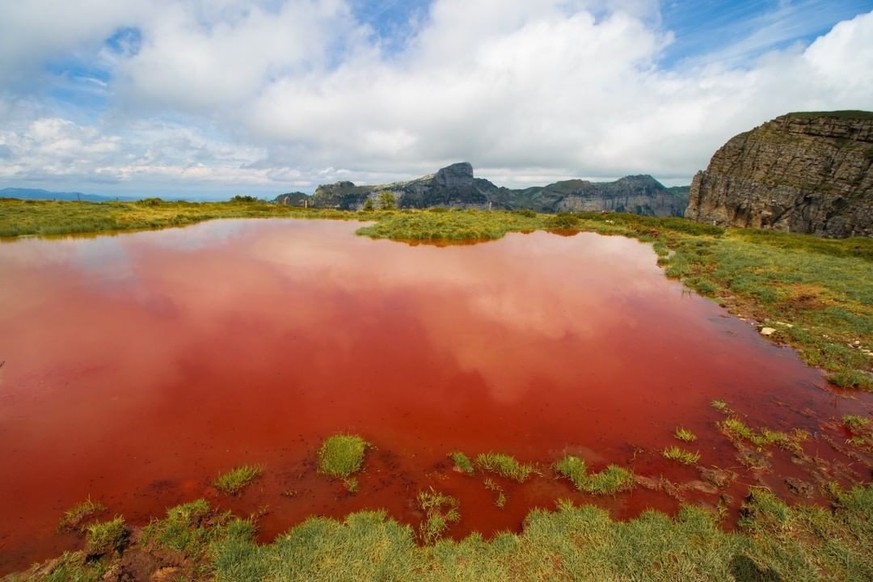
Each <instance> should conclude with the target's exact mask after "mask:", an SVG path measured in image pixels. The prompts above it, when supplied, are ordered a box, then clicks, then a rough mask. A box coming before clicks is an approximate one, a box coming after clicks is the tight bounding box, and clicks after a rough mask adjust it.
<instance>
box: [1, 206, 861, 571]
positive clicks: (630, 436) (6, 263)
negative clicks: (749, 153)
mask: <svg viewBox="0 0 873 582" xmlns="http://www.w3.org/2000/svg"><path fill="white" fill-rule="evenodd" d="M357 226H358V225H356V224H353V223H342V222H322V221H292V220H279V221H273V220H258V221H255V220H251V221H216V222H210V223H205V224H201V225H197V226H193V227H189V228H186V229H179V230H168V231H158V232H144V233H137V234H129V235H123V236H114V237H98V238H94V239H65V240H59V241H43V240H22V241H18V242H13V243H6V244H2V245H0V305H2V306H3V309H2V310H0V324H2V329H3V334H2V337H0V361H5V364H4V365H3V367H2V368H0V458H2V459H3V465H4V468H3V471H2V472H0V573H3V572H8V571H12V570H16V569H20V568H23V567H26V566H27V565H29V564H30V563H31V562H33V561H36V560H42V559H45V558H47V557H50V556H52V555H55V554H58V553H59V552H61V551H63V550H65V549H70V548H73V547H75V546H76V543H77V542H76V540H75V539H74V538H72V537H69V536H65V535H60V534H58V533H56V532H55V527H56V525H57V522H58V518H59V517H60V515H61V514H62V513H63V511H64V510H65V509H67V508H69V507H70V506H72V505H74V504H76V503H78V502H80V501H82V500H84V499H85V498H87V497H89V496H90V497H91V498H92V499H94V500H96V501H101V502H103V503H104V504H106V505H107V506H108V507H109V514H108V515H109V516H110V517H111V515H114V514H123V515H125V516H126V517H127V518H128V521H130V522H133V523H137V524H143V523H146V522H147V521H148V519H149V517H150V516H156V515H161V514H163V512H164V510H165V508H166V507H168V506H171V505H174V504H177V503H180V502H183V501H190V500H192V499H196V498H198V497H202V496H206V497H207V498H209V499H211V500H212V501H213V502H215V503H216V504H218V505H219V506H222V507H227V508H231V509H234V510H236V511H239V512H241V513H243V514H249V513H252V512H255V511H257V510H258V509H259V508H262V507H265V506H266V507H267V508H268V511H269V513H268V514H267V515H265V516H264V517H263V518H262V520H261V522H260V524H261V535H262V536H263V538H264V539H265V540H266V539H270V538H271V537H273V536H275V535H276V534H278V533H281V532H282V531H285V530H287V529H288V528H289V527H291V526H292V525H294V524H296V523H299V522H300V521H302V520H303V519H305V518H306V517H307V516H309V515H314V514H318V515H330V516H343V515H345V514H347V513H349V512H351V511H355V510H358V509H361V508H384V509H385V510H386V511H387V512H388V513H389V514H390V515H392V516H393V517H395V518H397V519H399V520H401V521H404V522H407V523H411V524H413V525H417V523H418V522H419V520H420V519H421V515H420V514H419V513H418V512H417V510H416V507H415V503H414V499H415V495H416V493H417V492H418V491H419V490H421V489H426V488H428V487H431V486H433V487H434V488H436V489H438V490H441V491H445V492H448V493H451V494H453V495H456V496H457V497H458V498H459V499H460V502H461V508H460V509H461V515H462V519H461V522H460V523H459V524H458V525H456V526H454V527H453V529H452V530H450V533H451V534H452V535H455V536H462V535H465V534H466V533H469V532H470V531H473V530H478V531H481V532H483V533H485V534H486V535H487V534H491V533H493V532H496V531H498V530H507V529H508V530H518V529H519V528H520V526H521V523H522V520H523V518H524V516H525V515H526V514H527V512H528V511H529V510H530V509H531V508H533V507H547V508H551V507H554V502H555V500H556V499H557V498H569V499H572V500H574V501H575V502H577V503H584V502H593V503H598V504H600V505H601V506H604V507H607V508H609V509H610V510H611V511H612V513H613V515H614V516H615V517H618V518H626V517H630V516H634V515H636V514H638V513H639V512H640V511H642V510H644V509H646V508H649V507H653V508H659V509H664V510H667V511H671V510H673V509H675V507H676V506H677V504H678V502H677V501H676V500H675V499H674V498H671V497H669V496H667V495H664V494H663V493H659V492H654V491H650V490H647V489H645V488H644V487H638V488H637V489H636V490H635V491H634V492H632V493H629V494H621V495H618V496H616V497H614V498H613V497H610V498H605V499H598V498H594V497H590V496H585V495H582V494H578V493H575V492H574V491H573V490H572V489H571V487H570V485H569V484H568V483H567V482H566V481H563V480H556V479H553V478H552V477H551V476H546V477H539V478H534V479H533V480H531V481H530V482H528V483H525V484H523V485H516V484H512V483H510V482H506V481H504V480H502V479H495V481H497V482H498V483H500V484H501V485H502V486H503V487H504V489H505V492H506V494H507V496H508V502H507V505H506V507H505V508H504V509H502V510H501V509H499V508H497V507H496V506H495V504H494V500H495V494H494V493H493V492H491V491H488V490H487V489H486V488H485V487H484V486H483V483H482V481H483V476H482V475H481V474H479V475H476V476H473V477H467V476H463V475H460V474H458V473H455V472H453V471H452V470H451V463H450V461H449V460H448V459H447V457H446V455H447V453H449V452H451V451H454V450H461V451H464V452H466V453H467V454H468V455H470V456H471V457H472V456H473V455H475V454H477V453H480V452H487V451H492V450H493V451H499V452H506V453H511V454H513V455H515V456H517V457H518V458H519V459H521V460H523V461H535V462H538V463H540V464H541V466H542V467H544V468H546V467H548V465H549V464H550V463H552V462H554V461H555V460H557V459H559V458H560V457H561V456H563V455H564V454H568V453H570V454H575V455H578V456H581V457H583V458H585V460H586V461H587V462H588V465H589V466H590V467H591V468H592V469H593V470H595V471H597V470H600V469H601V468H603V467H604V466H606V465H607V464H609V463H617V464H620V465H623V466H625V467H628V468H631V469H633V470H634V471H635V472H636V473H637V474H639V475H642V476H645V477H650V478H652V479H653V480H657V479H660V478H661V477H662V476H663V477H666V478H667V479H670V480H672V481H675V482H679V483H682V482H688V481H692V480H696V479H699V478H700V477H699V475H698V472H697V471H696V470H695V469H694V468H688V467H684V466H681V465H679V464H677V463H675V462H672V461H667V460H665V459H663V458H662V457H661V455H660V451H661V450H662V449H663V448H664V447H666V446H669V445H673V444H679V443H678V442H677V441H676V440H675V439H674V438H673V436H672V434H673V431H674V429H675V428H676V427H677V426H679V425H681V426H684V427H686V428H689V429H691V430H693V431H694V432H695V433H696V434H697V435H698V437H699V438H698V441H697V442H696V443H694V444H693V445H691V446H690V447H687V448H690V449H691V450H699V451H700V453H701V455H702V458H701V460H700V463H699V464H700V465H703V466H718V467H723V468H728V469H731V470H734V471H736V472H737V474H738V478H737V480H736V481H734V483H733V484H732V485H731V486H730V487H729V488H728V489H727V490H726V492H727V493H729V494H730V495H731V496H732V497H733V498H734V499H735V500H736V502H738V501H739V498H740V496H741V495H742V494H743V493H744V492H745V490H746V489H747V488H748V486H749V485H750V484H753V483H756V482H763V483H764V484H767V485H769V486H771V487H772V488H773V489H774V490H775V491H777V492H779V493H782V494H783V495H784V496H785V497H786V498H789V499H791V493H789V492H788V489H787V488H786V486H785V483H784V479H785V477H787V476H793V477H797V478H801V479H807V480H809V477H808V475H807V473H805V471H806V468H804V467H803V466H799V465H797V464H796V463H792V462H791V459H790V455H789V454H788V453H785V452H782V451H778V450H777V451H775V452H773V453H772V457H771V459H770V461H771V462H772V464H773V468H774V470H773V471H772V472H770V473H767V474H765V475H763V476H760V475H759V476H757V477H756V476H755V475H754V474H752V473H751V472H749V471H748V470H746V469H745V468H744V467H742V466H741V465H739V463H738V462H737V460H736V457H735V455H736V451H735V449H734V448H733V447H732V445H731V444H730V443H729V442H728V441H727V440H726V439H725V437H724V436H723V435H722V434H720V433H719V432H718V431H717V430H716V428H715V422H716V421H718V420H721V419H722V418H724V416H723V415H722V414H721V413H719V412H717V411H715V410H714V409H712V408H711V407H710V401H711V400H713V399H720V400H725V401H727V402H728V403H729V404H730V405H731V406H732V407H733V408H734V409H735V410H736V411H737V412H738V413H739V414H740V415H741V416H742V417H743V418H744V419H745V421H746V422H747V424H749V425H751V426H753V427H759V426H762V425H765V426H768V427H770V428H772V429H781V430H788V429H791V428H795V427H800V428H804V429H807V430H809V431H810V432H813V431H821V430H822V429H821V424H822V422H826V421H827V420H828V419H831V418H838V417H839V416H841V415H843V414H869V411H870V409H871V402H870V398H868V397H867V395H861V396H858V397H856V398H851V399H848V398H844V397H841V396H839V395H837V394H835V393H833V392H829V391H827V390H825V388H826V384H825V382H824V381H823V380H822V376H821V374H820V373H819V372H818V371H816V370H813V369H810V368H807V367H805V366H804V365H803V364H802V363H801V362H800V361H799V360H798V358H797V357H796V356H795V354H794V353H793V352H791V351H790V350H787V349H782V348H779V347H775V346H773V345H771V344H769V343H768V342H766V341H764V340H763V339H761V338H760V337H758V334H757V333H756V330H755V329H754V328H753V327H752V326H750V325H748V324H745V323H743V322H741V321H738V320H737V319H735V318H733V317H730V316H728V314H727V313H726V312H724V311H723V310H722V309H720V308H718V307H717V306H715V305H714V304H712V303H711V302H709V301H706V300H704V299H701V298H699V297H697V296H695V295H693V294H690V293H688V292H687V291H684V290H683V288H682V286H681V285H680V284H679V283H677V282H673V281H668V280H667V279H665V277H664V275H663V273H662V271H661V270H660V269H659V268H658V267H657V266H656V263H655V261H656V257H655V255H654V253H653V252H652V250H651V248H650V247H648V246H646V245H643V244H640V243H638V242H636V241H633V240H629V239H624V238H619V237H601V236H598V235H593V234H580V235H577V236H574V237H559V236H555V235H550V234H546V233H533V234H529V235H521V234H513V235H509V236H507V237H506V238H505V239H502V240H500V241H496V242H491V243H487V244H479V245H474V246H466V247H447V248H436V247H428V246H417V247H410V246H407V245H404V244H398V243H393V242H388V241H373V240H370V239H366V238H361V237H356V236H355V235H354V234H353V232H354V230H355V229H356V228H357ZM337 432H355V433H358V434H360V435H362V436H364V437H365V438H366V439H368V440H369V441H371V442H372V443H374V444H375V445H376V449H375V450H374V451H372V452H371V453H369V455H368V459H367V463H366V470H365V472H364V474H363V475H362V476H361V477H360V490H359V492H358V493H357V494H355V495H349V494H347V493H346V492H345V491H344V489H343V487H342V485H341V484H339V483H336V482H331V481H330V480H328V479H326V478H324V477H321V476H319V475H317V474H316V471H315V464H314V459H315V452H316V451H317V449H318V447H319V445H320V442H321V439H323V438H324V437H327V436H329V435H331V434H334V433H337ZM818 434H819V433H814V435H815V436H813V437H812V438H811V439H810V440H809V441H808V442H807V443H805V444H804V449H805V450H806V451H807V452H808V453H809V454H810V455H817V456H819V457H821V458H822V459H825V460H829V461H839V462H840V463H841V464H840V465H838V466H839V467H840V470H839V471H837V472H836V473H834V475H833V476H834V479H835V480H837V481H840V482H843V483H849V482H851V481H852V480H853V479H869V469H868V473H867V475H863V474H861V473H860V471H861V469H859V468H858V466H856V465H853V464H852V461H851V460H850V459H847V458H844V457H842V456H841V455H839V454H838V453H837V452H836V451H835V450H834V449H833V448H832V447H830V446H829V445H828V444H827V443H825V442H823V441H820V440H819V439H818V438H817V435H818ZM835 436H839V435H835ZM243 463H258V464H262V465H264V467H265V469H266V473H265V476H264V477H262V478H261V479H259V480H258V481H256V483H255V484H254V485H253V486H252V487H250V489H248V490H247V491H246V492H245V493H244V494H243V495H242V496H241V497H240V498H238V499H232V498H227V497H226V496H221V495H219V494H218V493H217V492H216V491H215V490H214V489H212V488H211V487H210V485H209V483H210V481H211V480H212V479H213V478H214V477H216V476H217V475H218V474H219V473H221V472H223V471H226V470H228V469H230V468H233V467H234V466H237V465H240V464H243ZM853 470H855V473H854V474H853V473H852V471H853ZM546 473H548V472H547V471H546ZM283 493H285V495H283ZM687 500H688V501H690V502H703V503H707V504H710V505H715V504H716V503H718V501H719V497H718V495H716V494H707V493H701V492H698V493H691V494H688V495H687Z"/></svg>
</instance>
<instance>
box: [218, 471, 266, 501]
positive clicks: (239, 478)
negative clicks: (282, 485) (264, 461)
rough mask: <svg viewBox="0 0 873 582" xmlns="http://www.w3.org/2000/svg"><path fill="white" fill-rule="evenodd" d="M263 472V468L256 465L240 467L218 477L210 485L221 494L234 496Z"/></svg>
mask: <svg viewBox="0 0 873 582" xmlns="http://www.w3.org/2000/svg"><path fill="white" fill-rule="evenodd" d="M263 472H264V468H263V467H260V466H258V465H242V466H241V467H237V468H235V469H231V470H230V471H228V472H227V473H224V474H223V475H221V476H219V477H218V478H217V479H216V480H215V481H213V482H212V484H213V485H214V486H215V488H216V489H218V490H219V491H221V492H222V493H227V494H228V495H236V494H238V493H239V492H240V491H242V490H243V489H245V488H246V487H248V486H249V485H250V484H251V483H252V481H254V480H255V479H257V478H258V477H259V476H260V475H261V473H263Z"/></svg>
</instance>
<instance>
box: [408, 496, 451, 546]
mask: <svg viewBox="0 0 873 582" xmlns="http://www.w3.org/2000/svg"><path fill="white" fill-rule="evenodd" d="M417 499H418V506H419V507H420V508H421V510H422V511H423V512H424V520H423V521H422V522H421V526H420V528H419V533H420V536H421V540H422V541H423V542H424V543H426V544H432V543H434V542H435V541H436V540H438V539H439V538H440V537H442V536H443V534H444V533H445V532H446V530H447V529H448V528H449V526H450V525H451V524H453V523H456V522H458V521H459V520H460V519H461V514H460V512H459V510H458V508H459V507H460V503H459V502H458V500H457V499H455V498H454V497H452V496H451V495H446V494H445V493H440V492H438V491H435V490H434V489H433V488H430V490H428V491H419V493H418V497H417Z"/></svg>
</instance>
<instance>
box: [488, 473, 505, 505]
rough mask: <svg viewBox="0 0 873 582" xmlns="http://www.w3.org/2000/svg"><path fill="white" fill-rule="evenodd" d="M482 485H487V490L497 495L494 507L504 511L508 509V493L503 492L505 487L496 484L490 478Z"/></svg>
mask: <svg viewBox="0 0 873 582" xmlns="http://www.w3.org/2000/svg"><path fill="white" fill-rule="evenodd" d="M482 484H483V485H485V489H487V490H488V491H491V492H493V493H496V494H497V497H495V498H494V505H496V506H497V507H499V508H500V509H503V508H504V507H506V493H505V492H504V491H503V487H501V486H500V485H498V484H497V483H495V482H494V479H491V478H490V477H486V478H485V480H484V481H482Z"/></svg>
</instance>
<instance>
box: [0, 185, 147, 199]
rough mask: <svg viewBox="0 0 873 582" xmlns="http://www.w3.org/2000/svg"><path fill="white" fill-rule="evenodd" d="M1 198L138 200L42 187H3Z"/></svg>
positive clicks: (0, 193)
mask: <svg viewBox="0 0 873 582" xmlns="http://www.w3.org/2000/svg"><path fill="white" fill-rule="evenodd" d="M0 198H23V199H30V200H81V201H85V202H109V201H110V200H136V198H129V197H126V196H100V195H98V194H83V193H82V192H50V191H49V190H42V189H40V188H2V189H0Z"/></svg>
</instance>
